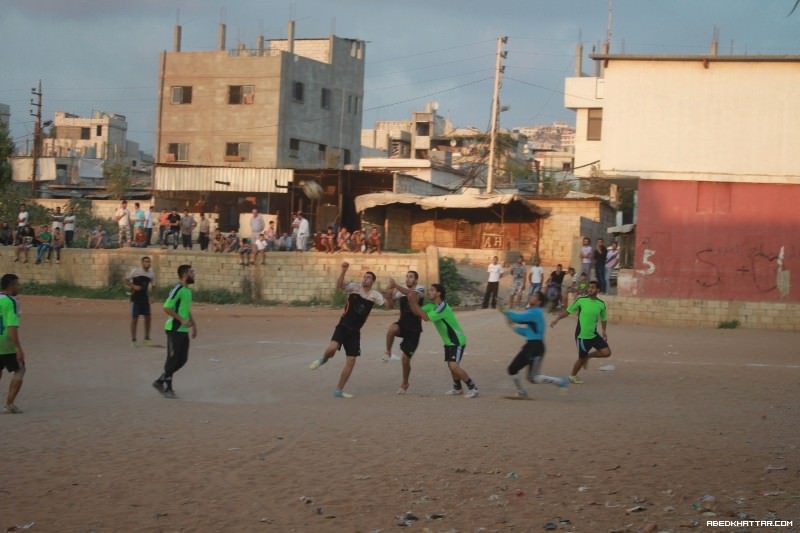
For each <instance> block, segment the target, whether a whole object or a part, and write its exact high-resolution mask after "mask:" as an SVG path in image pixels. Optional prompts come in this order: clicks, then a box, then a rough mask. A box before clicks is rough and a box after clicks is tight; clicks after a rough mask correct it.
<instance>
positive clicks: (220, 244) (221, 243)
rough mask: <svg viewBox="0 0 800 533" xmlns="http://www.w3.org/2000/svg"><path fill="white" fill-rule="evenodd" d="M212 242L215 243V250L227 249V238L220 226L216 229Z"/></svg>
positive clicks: (222, 250)
mask: <svg viewBox="0 0 800 533" xmlns="http://www.w3.org/2000/svg"><path fill="white" fill-rule="evenodd" d="M211 242H212V243H213V246H214V251H215V252H218V253H219V252H224V251H225V246H226V243H225V238H224V237H223V236H222V232H221V231H220V230H219V228H217V229H216V230H214V238H213V239H211Z"/></svg>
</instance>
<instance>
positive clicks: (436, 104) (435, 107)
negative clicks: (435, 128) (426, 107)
mask: <svg viewBox="0 0 800 533" xmlns="http://www.w3.org/2000/svg"><path fill="white" fill-rule="evenodd" d="M431 110H433V111H438V110H439V102H437V101H435V100H434V101H433V102H431Z"/></svg>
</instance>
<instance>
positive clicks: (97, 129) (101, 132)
mask: <svg viewBox="0 0 800 533" xmlns="http://www.w3.org/2000/svg"><path fill="white" fill-rule="evenodd" d="M95 131H96V133H97V136H98V137H102V136H103V126H97V128H96V129H95Z"/></svg>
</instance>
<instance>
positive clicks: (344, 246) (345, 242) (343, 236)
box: [331, 226, 350, 252]
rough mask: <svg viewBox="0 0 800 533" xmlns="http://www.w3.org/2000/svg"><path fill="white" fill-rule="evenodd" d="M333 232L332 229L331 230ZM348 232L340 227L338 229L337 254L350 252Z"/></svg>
mask: <svg viewBox="0 0 800 533" xmlns="http://www.w3.org/2000/svg"><path fill="white" fill-rule="evenodd" d="M331 231H333V228H331ZM349 243H350V232H349V231H347V228H346V227H344V226H342V227H341V228H339V234H338V235H337V236H336V251H338V252H347V251H349V250H350V246H349Z"/></svg>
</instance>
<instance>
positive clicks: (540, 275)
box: [528, 259, 544, 298]
mask: <svg viewBox="0 0 800 533" xmlns="http://www.w3.org/2000/svg"><path fill="white" fill-rule="evenodd" d="M528 280H529V281H530V282H531V285H530V290H529V291H528V298H530V297H531V296H533V293H534V292H536V291H539V290H542V281H544V269H543V268H542V265H541V264H540V263H539V260H538V259H534V260H533V266H532V267H531V271H530V273H529V274H528Z"/></svg>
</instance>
